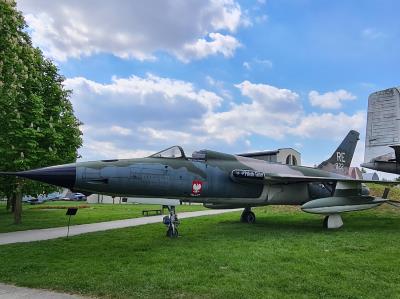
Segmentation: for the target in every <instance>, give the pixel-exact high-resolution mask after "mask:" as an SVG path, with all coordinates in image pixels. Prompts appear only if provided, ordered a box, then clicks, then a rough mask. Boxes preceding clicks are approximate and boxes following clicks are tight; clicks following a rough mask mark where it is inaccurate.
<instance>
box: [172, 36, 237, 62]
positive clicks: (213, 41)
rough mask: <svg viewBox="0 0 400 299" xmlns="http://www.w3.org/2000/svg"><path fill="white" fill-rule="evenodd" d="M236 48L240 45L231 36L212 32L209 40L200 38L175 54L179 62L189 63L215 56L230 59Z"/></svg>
mask: <svg viewBox="0 0 400 299" xmlns="http://www.w3.org/2000/svg"><path fill="white" fill-rule="evenodd" d="M238 47H240V43H239V41H238V40H237V39H236V38H234V37H233V36H230V35H222V34H220V33H214V32H213V33H210V34H209V40H206V39H204V38H201V39H198V40H197V41H196V42H195V43H191V44H185V45H184V46H183V49H179V51H176V53H175V54H176V56H177V57H178V58H179V59H180V60H182V61H184V62H189V61H190V60H193V59H201V58H204V57H207V56H210V55H216V54H222V55H223V56H224V57H232V56H233V54H234V52H235V50H236V49H237V48H238Z"/></svg>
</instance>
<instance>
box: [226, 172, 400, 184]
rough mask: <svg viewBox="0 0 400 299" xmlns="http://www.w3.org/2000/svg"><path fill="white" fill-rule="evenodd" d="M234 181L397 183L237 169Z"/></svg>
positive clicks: (262, 182)
mask: <svg viewBox="0 0 400 299" xmlns="http://www.w3.org/2000/svg"><path fill="white" fill-rule="evenodd" d="M230 176H231V178H232V180H233V181H236V182H240V183H254V184H267V183H279V184H285V183H286V184H290V183H307V182H310V183H311V182H316V183H318V182H321V183H322V182H343V183H376V184H384V185H397V184H399V182H396V181H374V180H357V179H353V178H351V177H345V176H339V175H338V176H329V177H328V176H327V177H322V176H306V175H292V174H278V173H264V172H261V171H253V170H242V169H235V170H233V171H232V172H231V175H230Z"/></svg>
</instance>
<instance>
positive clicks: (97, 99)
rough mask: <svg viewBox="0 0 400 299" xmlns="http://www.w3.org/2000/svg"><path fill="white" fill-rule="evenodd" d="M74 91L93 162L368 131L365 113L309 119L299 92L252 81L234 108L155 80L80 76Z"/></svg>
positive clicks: (71, 82) (205, 93)
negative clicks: (176, 149) (170, 149)
mask: <svg viewBox="0 0 400 299" xmlns="http://www.w3.org/2000/svg"><path fill="white" fill-rule="evenodd" d="M206 82H208V84H209V85H210V86H211V87H214V88H217V89H218V88H220V87H221V84H222V83H221V82H219V81H217V80H215V79H213V78H212V77H206ZM66 85H67V88H70V89H73V94H72V98H71V101H72V103H73V106H74V109H75V111H76V114H77V116H78V117H79V119H80V120H81V121H83V122H84V125H83V126H82V129H83V131H84V146H83V148H82V150H81V151H80V153H81V154H82V155H83V159H86V160H87V159H96V158H97V159H98V158H107V157H119V158H122V157H136V156H145V154H146V155H147V154H150V153H153V152H156V151H158V150H160V149H162V148H166V147H168V146H171V145H175V144H178V145H179V144H180V145H184V147H185V149H186V150H187V154H190V151H189V150H195V149H199V148H213V149H216V150H221V151H224V150H227V151H230V152H242V151H246V150H248V148H249V147H250V146H251V147H253V141H250V140H253V138H254V137H257V136H258V137H260V136H261V137H266V138H270V139H283V138H285V137H289V138H291V137H292V136H297V137H301V138H304V139H324V138H327V139H329V140H332V139H333V140H338V139H340V138H342V137H343V136H344V135H345V134H346V133H347V132H348V130H350V129H356V130H359V131H360V130H363V129H364V128H365V112H357V113H355V114H354V115H347V114H345V113H342V112H341V113H338V114H332V113H323V114H317V113H311V114H306V113H305V112H304V110H303V107H302V104H301V101H300V97H299V95H298V94H297V93H296V92H294V91H292V90H289V89H284V88H278V87H275V86H271V85H268V84H261V83H252V82H250V81H243V82H241V83H239V84H236V85H235V87H236V88H238V90H239V91H240V93H241V94H242V96H243V99H242V101H239V100H237V101H236V102H231V103H230V105H221V103H222V102H223V99H222V98H221V97H220V96H218V95H217V94H216V93H214V92H212V91H209V90H205V89H199V88H196V87H195V86H193V84H191V83H190V82H186V81H180V80H174V79H171V78H161V77H158V76H154V75H147V76H146V77H138V76H131V77H128V78H113V79H112V81H111V82H110V83H103V84H102V83H98V82H95V81H91V80H88V79H85V78H80V77H78V78H72V79H68V80H66ZM303 142H305V141H303ZM137 149H139V150H137ZM188 149H189V150H188ZM229 149H230V150H229Z"/></svg>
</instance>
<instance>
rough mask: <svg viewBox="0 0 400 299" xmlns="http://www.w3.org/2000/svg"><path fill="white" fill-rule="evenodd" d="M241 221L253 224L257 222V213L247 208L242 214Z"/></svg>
mask: <svg viewBox="0 0 400 299" xmlns="http://www.w3.org/2000/svg"><path fill="white" fill-rule="evenodd" d="M240 221H241V222H245V223H250V224H253V223H254V222H256V215H255V214H254V213H253V212H252V211H251V208H245V209H244V210H243V212H242V215H241V216H240Z"/></svg>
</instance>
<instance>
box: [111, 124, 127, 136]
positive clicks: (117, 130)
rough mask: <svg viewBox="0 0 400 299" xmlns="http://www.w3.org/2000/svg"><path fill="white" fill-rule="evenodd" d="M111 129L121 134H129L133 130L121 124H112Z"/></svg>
mask: <svg viewBox="0 0 400 299" xmlns="http://www.w3.org/2000/svg"><path fill="white" fill-rule="evenodd" d="M110 131H111V132H112V133H115V134H119V135H122V136H128V135H131V134H132V130H131V129H128V128H123V127H120V126H112V127H111V129H110Z"/></svg>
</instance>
